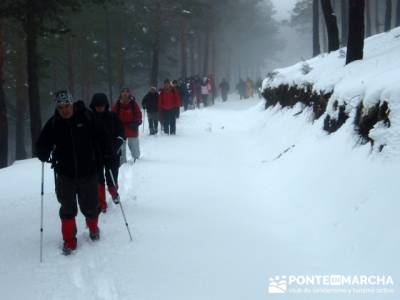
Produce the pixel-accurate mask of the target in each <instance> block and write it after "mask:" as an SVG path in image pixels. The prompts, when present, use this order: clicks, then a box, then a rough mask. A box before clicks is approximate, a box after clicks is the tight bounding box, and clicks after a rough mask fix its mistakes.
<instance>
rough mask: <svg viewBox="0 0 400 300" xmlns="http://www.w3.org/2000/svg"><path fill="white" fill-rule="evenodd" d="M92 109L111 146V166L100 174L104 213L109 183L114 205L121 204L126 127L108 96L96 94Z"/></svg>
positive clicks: (99, 180) (101, 206) (100, 200)
mask: <svg viewBox="0 0 400 300" xmlns="http://www.w3.org/2000/svg"><path fill="white" fill-rule="evenodd" d="M90 109H91V110H92V111H93V113H94V117H95V121H96V124H97V126H101V128H102V130H103V131H104V132H105V138H106V141H107V144H108V145H111V150H112V153H111V157H110V161H109V163H110V165H109V166H107V167H108V168H106V167H105V166H102V167H101V168H100V170H99V172H98V182H99V184H98V194H99V206H100V209H101V211H102V212H103V213H105V212H106V211H107V202H106V187H105V183H106V182H107V187H108V192H109V193H110V195H111V198H112V200H113V201H114V203H116V204H118V203H119V195H118V171H119V167H120V158H121V153H122V145H123V143H124V141H125V133H124V126H123V125H122V123H121V121H120V120H119V118H118V115H117V114H116V113H114V112H112V111H110V105H109V102H108V99H107V96H106V95H105V94H103V93H98V94H95V95H94V96H93V98H92V102H91V103H90ZM110 170H111V172H112V174H113V178H114V181H115V185H116V186H114V183H113V180H112V178H111V175H110ZM104 174H105V176H104Z"/></svg>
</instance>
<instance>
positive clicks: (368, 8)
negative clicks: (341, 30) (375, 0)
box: [365, 0, 372, 37]
mask: <svg viewBox="0 0 400 300" xmlns="http://www.w3.org/2000/svg"><path fill="white" fill-rule="evenodd" d="M365 9H366V12H365V14H366V18H365V25H366V27H365V35H366V37H370V36H371V35H372V31H371V3H370V0H365Z"/></svg>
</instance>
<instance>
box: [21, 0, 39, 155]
mask: <svg viewBox="0 0 400 300" xmlns="http://www.w3.org/2000/svg"><path fill="white" fill-rule="evenodd" d="M35 2H36V1H35V0H28V7H27V15H26V21H25V32H26V52H27V60H26V63H27V74H28V98H29V116H30V123H31V139H32V156H35V155H36V151H35V143H36V141H37V140H38V138H39V135H40V131H41V127H42V118H41V115H40V112H41V108H40V107H41V103H40V91H39V55H38V49H37V39H38V35H39V28H40V21H39V20H38V16H37V8H36V4H35Z"/></svg>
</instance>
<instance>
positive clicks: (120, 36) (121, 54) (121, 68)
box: [110, 20, 125, 102]
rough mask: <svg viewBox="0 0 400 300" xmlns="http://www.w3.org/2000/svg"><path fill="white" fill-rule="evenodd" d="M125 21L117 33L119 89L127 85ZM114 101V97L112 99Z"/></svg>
mask: <svg viewBox="0 0 400 300" xmlns="http://www.w3.org/2000/svg"><path fill="white" fill-rule="evenodd" d="M124 25H125V24H124V21H123V20H121V22H120V26H121V28H120V30H118V33H117V53H116V54H117V84H118V89H119V90H120V89H122V88H123V87H124V86H125V45H124V40H125V39H124V32H125V29H124ZM110 101H111V102H112V101H113V99H110Z"/></svg>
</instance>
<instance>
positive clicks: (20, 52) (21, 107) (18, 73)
mask: <svg viewBox="0 0 400 300" xmlns="http://www.w3.org/2000/svg"><path fill="white" fill-rule="evenodd" d="M14 49H15V51H16V55H15V58H16V59H15V61H14V73H15V96H16V105H15V159H16V160H21V159H25V158H27V153H26V149H25V118H26V109H27V104H28V103H27V101H26V99H27V94H28V93H27V88H26V58H25V52H26V51H25V45H24V40H23V37H22V36H21V34H15V36H14Z"/></svg>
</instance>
